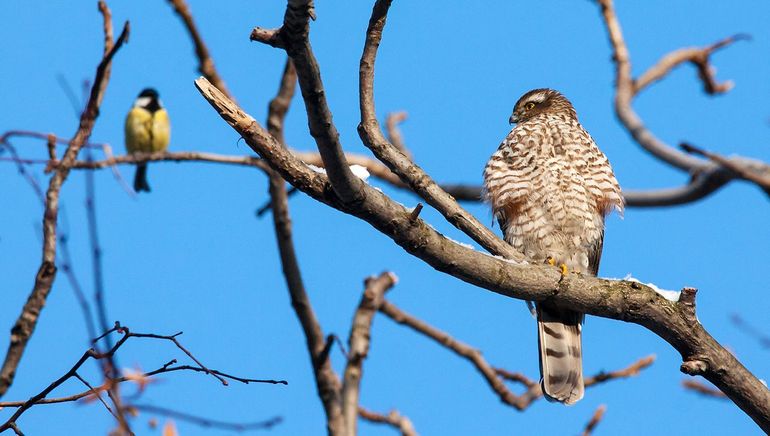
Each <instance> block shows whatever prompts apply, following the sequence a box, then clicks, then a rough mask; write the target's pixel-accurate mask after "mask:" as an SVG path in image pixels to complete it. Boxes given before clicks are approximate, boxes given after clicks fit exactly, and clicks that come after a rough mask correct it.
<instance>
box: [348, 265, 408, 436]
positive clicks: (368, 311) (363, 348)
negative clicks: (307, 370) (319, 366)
mask: <svg viewBox="0 0 770 436" xmlns="http://www.w3.org/2000/svg"><path fill="white" fill-rule="evenodd" d="M396 281H397V278H396V275H395V274H393V273H390V272H384V273H382V274H380V275H379V276H378V277H369V278H367V279H366V281H365V282H364V283H365V286H366V288H365V289H364V293H363V295H361V302H360V303H359V304H358V308H357V309H356V312H355V314H354V315H353V324H352V325H351V328H350V337H349V339H348V346H349V347H350V351H349V352H348V363H347V364H346V365H345V372H344V376H343V382H342V413H343V415H344V416H345V429H346V430H347V432H348V434H350V435H355V434H358V432H357V431H356V423H357V419H356V418H357V417H358V415H359V411H358V398H359V394H360V388H361V378H362V377H363V372H364V370H363V366H364V359H366V356H367V355H369V340H370V338H371V329H372V322H373V321H374V314H375V313H376V312H377V310H378V309H379V307H380V305H381V304H382V302H383V299H384V298H385V293H386V292H387V291H388V290H389V289H390V288H392V287H393V285H395V284H396Z"/></svg>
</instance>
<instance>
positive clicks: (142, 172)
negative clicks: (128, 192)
mask: <svg viewBox="0 0 770 436" xmlns="http://www.w3.org/2000/svg"><path fill="white" fill-rule="evenodd" d="M134 191H136V192H137V193H140V192H142V191H145V192H150V184H149V183H147V164H144V163H143V164H139V165H137V166H136V174H134Z"/></svg>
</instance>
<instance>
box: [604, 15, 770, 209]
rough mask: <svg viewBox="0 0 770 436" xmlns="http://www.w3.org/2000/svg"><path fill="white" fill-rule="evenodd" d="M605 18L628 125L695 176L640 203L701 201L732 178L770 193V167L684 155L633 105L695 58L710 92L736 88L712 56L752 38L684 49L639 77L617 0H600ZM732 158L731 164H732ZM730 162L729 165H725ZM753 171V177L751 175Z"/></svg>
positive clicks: (618, 101) (618, 106) (652, 149)
mask: <svg viewBox="0 0 770 436" xmlns="http://www.w3.org/2000/svg"><path fill="white" fill-rule="evenodd" d="M598 3H599V5H600V7H601V11H602V17H603V18H604V23H605V25H606V27H607V33H608V36H609V39H610V44H611V45H612V48H613V59H614V61H615V67H616V70H615V87H616V93H615V112H616V114H617V116H618V118H619V119H620V121H621V123H622V124H623V126H624V127H625V128H626V130H628V132H629V133H630V135H631V136H632V137H633V139H634V140H635V141H636V142H637V143H638V144H639V145H640V146H642V148H643V149H645V150H646V151H647V152H649V153H650V154H652V155H653V156H655V157H656V158H658V159H660V160H661V161H663V162H665V163H667V164H669V165H671V166H673V167H676V168H678V169H680V170H683V171H686V172H688V173H689V174H691V175H692V177H693V181H692V182H691V183H690V184H688V185H687V186H685V187H683V188H680V189H678V190H664V191H662V192H660V195H659V198H657V199H656V198H655V194H654V193H653V192H647V193H644V194H643V195H642V197H641V198H640V204H639V205H641V206H661V205H664V206H665V205H672V204H683V203H688V202H691V201H695V200H698V199H700V198H703V197H705V196H706V195H708V194H710V193H712V192H714V191H716V190H717V189H719V188H720V187H722V186H724V185H725V184H726V183H727V182H729V181H730V180H733V179H736V178H737V179H742V180H747V181H750V182H752V183H755V184H758V185H759V186H760V187H761V188H762V189H764V190H765V192H766V193H768V195H770V192H769V191H768V190H767V189H766V188H767V185H766V184H763V183H762V182H759V183H758V180H770V165H768V164H767V163H764V162H761V161H758V160H755V159H748V158H744V157H733V158H730V159H724V160H722V161H714V160H713V159H712V162H709V161H704V160H701V159H698V158H695V157H693V156H691V155H688V154H686V153H682V152H681V151H679V150H677V149H676V148H674V147H672V146H670V145H668V144H666V143H665V142H663V141H662V140H660V139H659V138H657V137H656V136H655V135H654V134H653V133H652V132H651V131H650V130H649V129H648V128H647V127H646V126H645V125H644V123H643V122H642V120H641V118H639V116H638V115H637V114H636V112H635V111H634V109H633V108H632V106H631V103H632V101H633V99H634V98H635V97H636V96H637V95H638V93H639V92H640V91H642V90H643V89H645V88H646V87H647V86H649V85H650V84H652V83H654V82H655V81H657V80H660V79H662V78H663V77H665V76H666V74H668V72H670V71H671V70H672V69H674V68H676V67H677V66H679V65H681V64H683V63H685V62H690V63H692V64H694V65H695V66H696V68H697V69H698V75H699V77H700V80H701V81H702V82H703V86H704V90H705V92H706V93H708V94H718V93H724V92H727V91H728V90H730V88H732V83H731V82H724V83H718V82H717V81H716V79H715V77H714V70H713V68H712V67H711V65H710V64H709V57H710V56H711V54H713V53H714V52H715V51H716V50H718V49H720V48H723V47H726V46H728V45H730V44H732V43H733V42H735V41H738V40H741V39H747V37H746V36H745V35H736V36H732V37H729V38H725V39H723V40H721V41H717V42H716V43H714V44H711V45H709V46H706V47H703V48H686V49H680V50H677V51H675V52H673V53H670V54H668V55H666V56H664V57H663V59H661V60H660V61H658V63H657V64H655V65H654V66H652V67H651V68H650V69H649V70H647V71H646V72H645V73H644V74H642V75H641V76H640V77H639V78H638V79H636V80H635V79H634V78H633V77H632V75H631V55H630V54H629V52H628V47H627V46H626V43H625V40H624V39H623V33H622V31H621V28H620V22H619V21H618V18H617V15H616V14H615V9H614V6H613V0H598ZM728 162H729V163H728ZM725 163H728V165H725ZM747 175H750V176H749V177H746V176H747Z"/></svg>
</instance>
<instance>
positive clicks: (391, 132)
mask: <svg viewBox="0 0 770 436" xmlns="http://www.w3.org/2000/svg"><path fill="white" fill-rule="evenodd" d="M407 117H408V114H407V113H406V112H404V111H401V112H393V113H389V114H388V116H387V117H385V129H386V130H387V132H388V141H390V143H391V144H393V146H394V147H396V148H397V149H398V150H400V151H401V153H404V154H405V155H406V156H407V157H409V158H410V159H411V158H412V153H411V152H410V151H409V149H408V148H407V147H406V144H405V143H404V136H403V135H402V134H401V130H400V129H399V128H398V125H399V124H401V123H403V122H404V121H405V120H406V119H407Z"/></svg>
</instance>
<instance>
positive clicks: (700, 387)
mask: <svg viewBox="0 0 770 436" xmlns="http://www.w3.org/2000/svg"><path fill="white" fill-rule="evenodd" d="M682 386H683V387H684V388H685V389H687V390H690V391H693V392H696V393H698V394H700V395H703V396H706V397H713V398H723V399H727V395H725V393H724V392H722V391H720V390H719V389H717V388H714V387H711V386H708V385H706V384H705V383H701V382H699V381H697V380H682Z"/></svg>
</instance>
